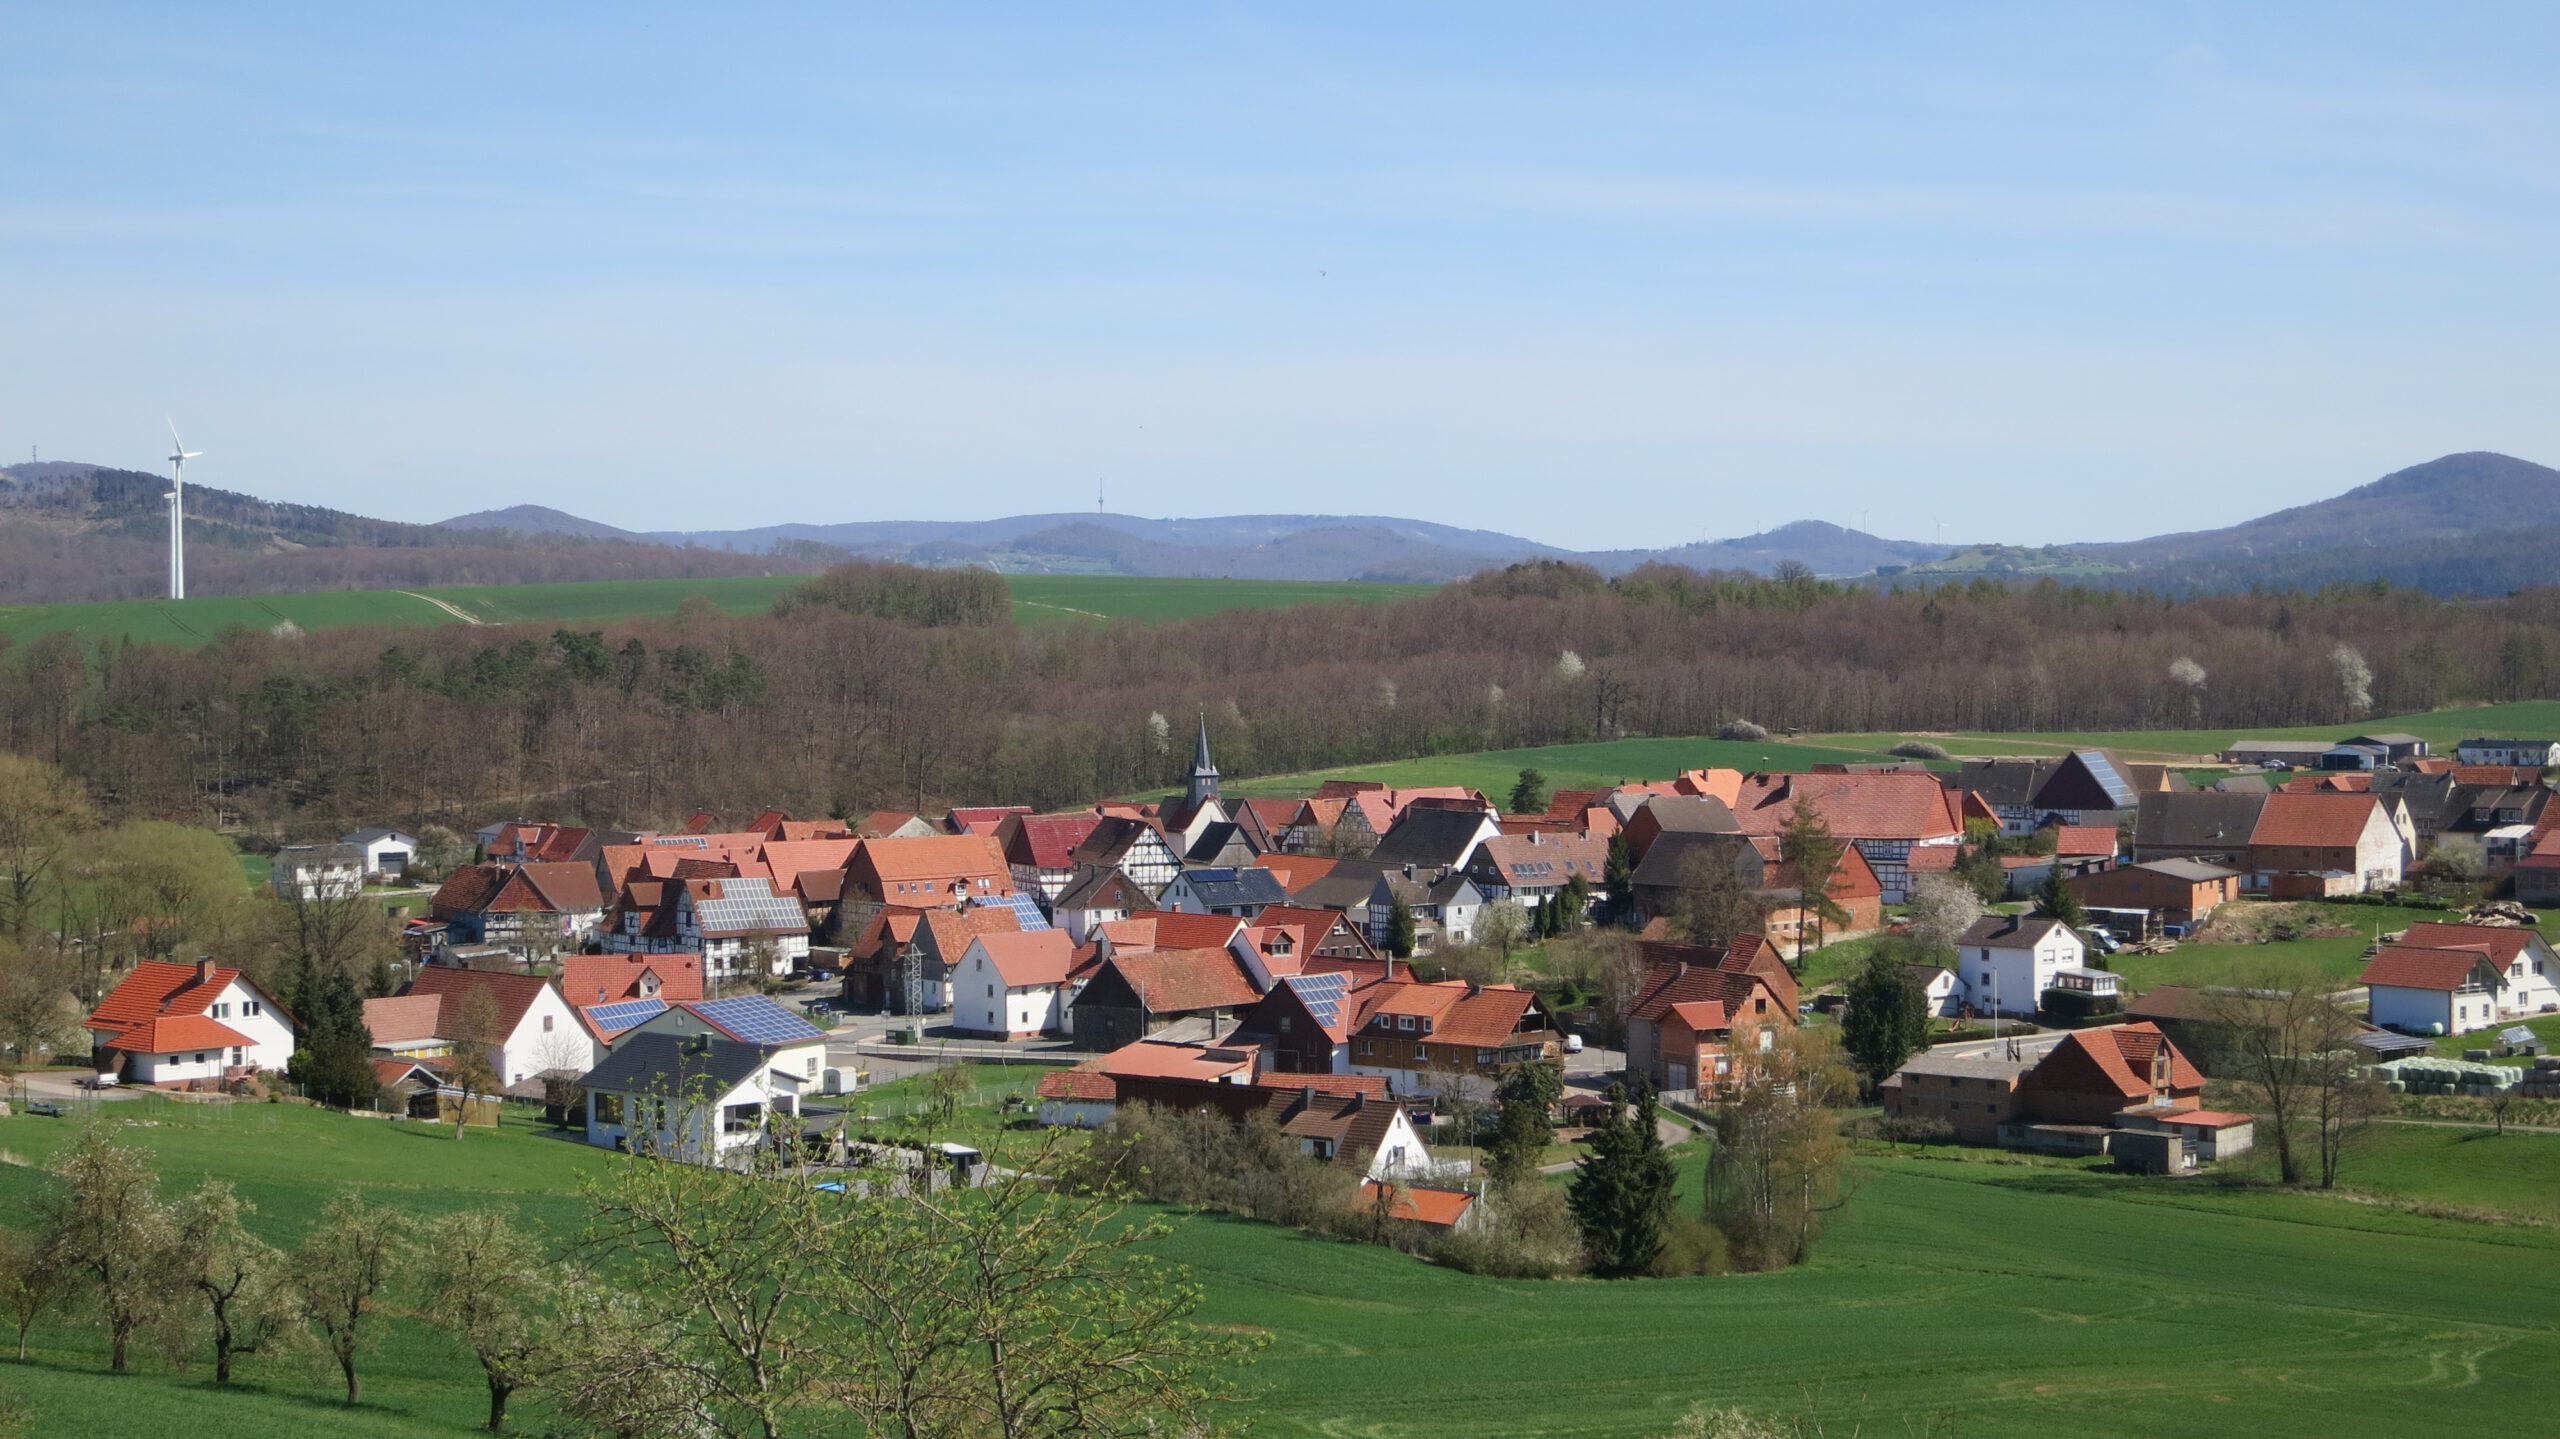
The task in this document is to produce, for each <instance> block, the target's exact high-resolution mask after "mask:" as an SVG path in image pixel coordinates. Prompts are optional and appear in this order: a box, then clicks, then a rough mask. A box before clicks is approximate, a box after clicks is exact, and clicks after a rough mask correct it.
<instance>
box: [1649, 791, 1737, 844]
mask: <svg viewBox="0 0 2560 1439" xmlns="http://www.w3.org/2000/svg"><path fill="white" fill-rule="evenodd" d="M1643 808H1645V809H1649V810H1651V811H1653V822H1654V823H1655V824H1658V825H1660V826H1662V830H1663V833H1665V834H1740V833H1742V821H1740V820H1738V819H1736V818H1734V816H1733V806H1731V805H1729V804H1726V803H1725V802H1724V801H1723V800H1720V799H1718V798H1716V797H1715V796H1714V795H1711V794H1658V795H1655V796H1653V797H1652V798H1650V799H1648V800H1646V801H1645V802H1644V805H1643Z"/></svg>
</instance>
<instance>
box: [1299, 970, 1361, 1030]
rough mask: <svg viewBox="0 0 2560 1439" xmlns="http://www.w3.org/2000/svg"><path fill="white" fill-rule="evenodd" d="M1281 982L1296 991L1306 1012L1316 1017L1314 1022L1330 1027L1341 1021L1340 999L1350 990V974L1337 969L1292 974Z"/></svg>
mask: <svg viewBox="0 0 2560 1439" xmlns="http://www.w3.org/2000/svg"><path fill="white" fill-rule="evenodd" d="M1283 982H1284V983H1286V984H1287V985H1288V986H1289V987H1290V988H1291V989H1294V990H1296V991H1297V992H1298V998H1299V1000H1300V1001H1301V1002H1303V1003H1304V1004H1305V1005H1306V1006H1307V1012H1308V1013H1309V1014H1312V1015H1314V1016H1315V1017H1316V1023H1318V1024H1321V1025H1323V1026H1324V1027H1325V1028H1327V1029H1331V1028H1333V1027H1334V1026H1335V1025H1338V1024H1340V1023H1341V1022H1342V1001H1343V999H1344V997H1345V996H1346V995H1348V994H1349V993H1350V991H1351V976H1350V975H1347V974H1343V973H1340V972H1338V971H1337V972H1335V973H1332V974H1293V975H1290V976H1289V977H1288V978H1287V979H1286V980H1285V981H1283Z"/></svg>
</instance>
